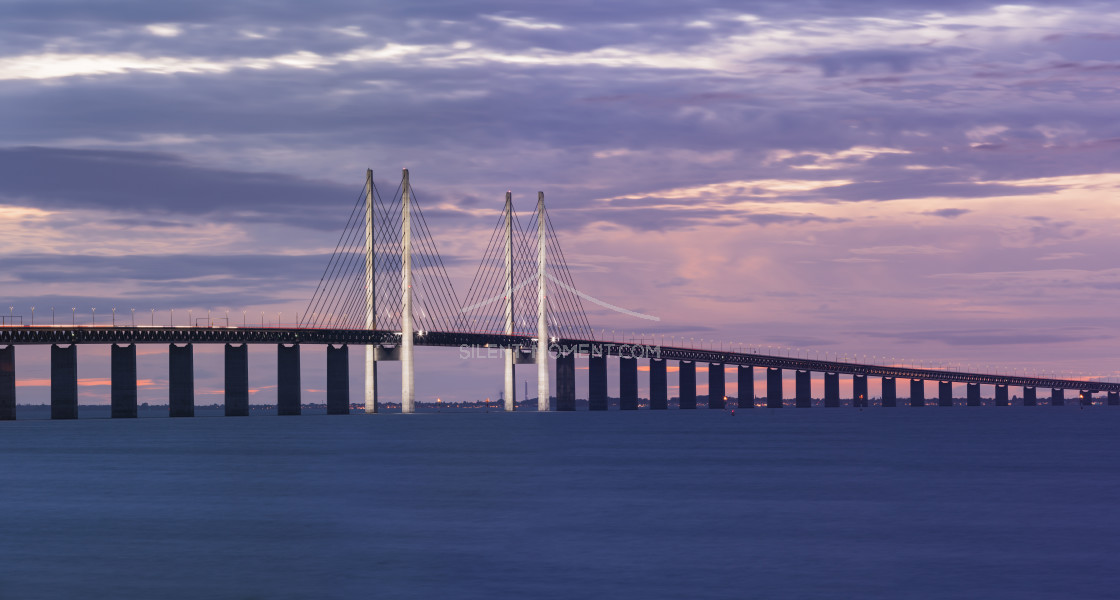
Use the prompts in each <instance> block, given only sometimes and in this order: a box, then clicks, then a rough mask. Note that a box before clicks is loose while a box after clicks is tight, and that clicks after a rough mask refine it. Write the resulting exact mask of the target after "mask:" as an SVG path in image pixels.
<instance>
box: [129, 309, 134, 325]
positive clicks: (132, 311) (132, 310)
mask: <svg viewBox="0 0 1120 600" xmlns="http://www.w3.org/2000/svg"><path fill="white" fill-rule="evenodd" d="M128 310H129V312H131V313H132V326H133V327H136V309H135V308H129V309H128Z"/></svg>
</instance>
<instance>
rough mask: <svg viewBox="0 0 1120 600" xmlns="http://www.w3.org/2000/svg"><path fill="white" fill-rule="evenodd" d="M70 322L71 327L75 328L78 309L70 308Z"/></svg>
mask: <svg viewBox="0 0 1120 600" xmlns="http://www.w3.org/2000/svg"><path fill="white" fill-rule="evenodd" d="M70 321H71V324H72V325H74V326H75V327H77V325H78V307H76V306H71V307H70Z"/></svg>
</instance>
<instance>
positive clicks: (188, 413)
mask: <svg viewBox="0 0 1120 600" xmlns="http://www.w3.org/2000/svg"><path fill="white" fill-rule="evenodd" d="M167 363H168V368H167V400H168V408H169V414H170V415H171V416H172V417H193V416H194V346H193V345H191V344H187V345H185V346H176V345H175V344H171V345H170V346H169V347H168V348H167Z"/></svg>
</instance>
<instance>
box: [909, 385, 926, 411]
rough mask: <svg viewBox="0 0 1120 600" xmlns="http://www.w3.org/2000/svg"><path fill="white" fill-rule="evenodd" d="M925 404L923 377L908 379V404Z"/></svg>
mask: <svg viewBox="0 0 1120 600" xmlns="http://www.w3.org/2000/svg"><path fill="white" fill-rule="evenodd" d="M925 405H926V382H925V380H924V379H911V380H910V406H925Z"/></svg>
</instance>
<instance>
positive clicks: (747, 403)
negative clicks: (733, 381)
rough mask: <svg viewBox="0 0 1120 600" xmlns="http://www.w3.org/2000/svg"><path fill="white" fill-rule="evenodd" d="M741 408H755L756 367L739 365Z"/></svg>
mask: <svg viewBox="0 0 1120 600" xmlns="http://www.w3.org/2000/svg"><path fill="white" fill-rule="evenodd" d="M738 381H739V408H754V367H751V366H747V365H739V380H738Z"/></svg>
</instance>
